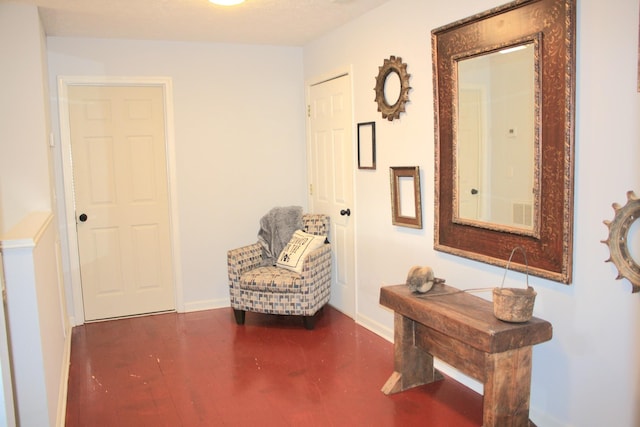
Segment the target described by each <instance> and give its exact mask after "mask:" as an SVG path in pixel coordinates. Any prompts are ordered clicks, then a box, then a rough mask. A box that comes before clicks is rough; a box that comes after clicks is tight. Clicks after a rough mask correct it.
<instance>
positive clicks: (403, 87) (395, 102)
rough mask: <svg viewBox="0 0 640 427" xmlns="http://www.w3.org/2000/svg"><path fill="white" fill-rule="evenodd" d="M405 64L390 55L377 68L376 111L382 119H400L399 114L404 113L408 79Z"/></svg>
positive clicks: (407, 98) (408, 75)
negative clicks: (380, 114)
mask: <svg viewBox="0 0 640 427" xmlns="http://www.w3.org/2000/svg"><path fill="white" fill-rule="evenodd" d="M410 76H411V74H408V73H407V64H405V63H403V62H402V58H400V57H397V58H396V57H395V56H393V55H391V57H389V59H385V60H384V62H383V64H382V65H381V66H380V67H378V77H377V78H376V87H375V88H374V89H373V90H375V91H376V102H377V103H378V111H379V112H381V113H382V118H383V119H387V120H389V121H393V119H398V118H400V113H404V112H405V111H406V110H405V103H407V102H408V101H409V90H410V89H411V87H410V86H409V77H410Z"/></svg>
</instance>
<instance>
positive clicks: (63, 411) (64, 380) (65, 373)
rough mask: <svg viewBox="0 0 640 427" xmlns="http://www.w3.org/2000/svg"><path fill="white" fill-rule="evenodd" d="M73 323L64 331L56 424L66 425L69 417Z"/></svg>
mask: <svg viewBox="0 0 640 427" xmlns="http://www.w3.org/2000/svg"><path fill="white" fill-rule="evenodd" d="M71 332H72V327H71V324H70V323H68V324H67V327H66V328H65V333H64V336H65V338H64V353H63V355H62V367H61V368H62V369H61V372H60V388H59V392H58V413H57V417H56V426H57V427H64V425H65V422H66V418H67V393H68V391H69V366H71Z"/></svg>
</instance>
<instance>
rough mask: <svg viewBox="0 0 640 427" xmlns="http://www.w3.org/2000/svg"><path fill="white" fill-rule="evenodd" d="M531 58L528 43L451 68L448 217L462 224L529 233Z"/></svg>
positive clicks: (533, 139)
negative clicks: (453, 100) (453, 125)
mask: <svg viewBox="0 0 640 427" xmlns="http://www.w3.org/2000/svg"><path fill="white" fill-rule="evenodd" d="M534 58H535V56H534V44H533V43H525V44H521V45H518V46H515V47H511V48H508V49H501V50H499V51H495V52H489V53H486V54H482V55H475V56H472V57H464V58H460V59H459V60H458V61H457V62H456V64H457V76H458V80H457V89H458V90H457V93H458V99H457V105H456V106H455V107H457V119H458V120H457V123H458V124H457V129H456V137H455V139H454V144H455V146H456V147H455V150H454V155H455V156H456V159H455V162H456V165H457V169H456V170H457V180H456V182H457V191H456V194H457V198H456V199H455V200H454V203H455V204H456V209H454V215H455V218H454V219H455V220H457V221H459V222H461V223H465V222H470V223H473V224H475V225H478V226H483V225H484V226H489V227H501V226H505V227H507V228H521V229H524V230H533V228H534V218H536V215H537V212H535V206H536V204H535V201H534V196H535V194H536V193H537V192H536V191H535V188H536V187H537V183H536V182H534V177H535V176H536V174H535V170H536V168H538V167H539V165H538V164H537V161H538V160H539V159H537V158H536V156H535V152H536V145H537V139H536V135H537V129H536V128H535V123H536V120H535V112H536V111H537V108H536V99H537V98H536V96H535V94H536V93H537V91H538V90H539V88H537V87H536V82H537V80H536V77H535V76H536V73H535V70H536V66H535V65H536V64H535V63H534ZM538 122H539V120H538Z"/></svg>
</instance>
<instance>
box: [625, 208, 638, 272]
mask: <svg viewBox="0 0 640 427" xmlns="http://www.w3.org/2000/svg"><path fill="white" fill-rule="evenodd" d="M627 245H628V247H629V255H630V256H631V259H632V260H633V262H635V263H636V264H637V265H640V218H636V220H635V221H633V223H632V224H631V227H629V233H628V234H627Z"/></svg>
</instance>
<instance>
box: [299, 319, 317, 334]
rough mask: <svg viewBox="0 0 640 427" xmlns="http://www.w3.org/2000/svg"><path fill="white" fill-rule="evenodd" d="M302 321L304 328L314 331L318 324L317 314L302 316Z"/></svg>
mask: <svg viewBox="0 0 640 427" xmlns="http://www.w3.org/2000/svg"><path fill="white" fill-rule="evenodd" d="M302 321H303V322H304V328H305V329H307V330H309V331H312V330H313V328H315V326H316V316H315V315H314V316H302Z"/></svg>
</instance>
